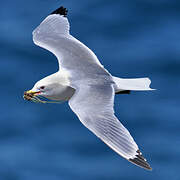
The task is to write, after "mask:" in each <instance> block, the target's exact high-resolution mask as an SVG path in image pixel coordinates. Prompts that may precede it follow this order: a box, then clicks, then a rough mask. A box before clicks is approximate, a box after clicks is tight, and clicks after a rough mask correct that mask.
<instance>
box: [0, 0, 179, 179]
mask: <svg viewBox="0 0 180 180" xmlns="http://www.w3.org/2000/svg"><path fill="white" fill-rule="evenodd" d="M60 5H64V6H65V7H67V8H68V9H69V15H68V16H69V21H70V23H71V33H72V35H74V36H75V37H76V38H78V39H80V40H81V41H82V42H84V43H85V44H86V45H87V46H88V47H90V48H91V49H92V50H93V51H94V52H95V53H96V55H97V56H98V58H99V59H100V61H101V62H102V63H103V64H104V66H105V67H106V68H107V69H108V70H109V71H110V72H111V73H112V74H113V75H116V76H119V77H129V78H130V77H146V76H148V77H150V78H151V80H152V87H153V88H156V89H157V91H153V92H134V93H132V94H131V95H118V96H117V97H116V101H115V105H116V106H115V110H116V115H117V116H118V117H119V119H120V120H121V121H122V123H123V124H124V125H125V126H126V127H127V128H128V129H129V131H130V132H131V134H132V135H133V137H134V139H135V140H136V142H137V144H138V145H139V147H140V149H141V151H142V152H143V154H144V156H145V157H146V158H147V159H148V162H149V163H150V164H151V166H152V168H153V171H152V172H149V171H145V170H144V169H141V168H139V167H136V166H134V165H132V164H131V163H129V162H128V161H126V160H125V159H123V158H121V157H120V156H119V155H117V154H116V153H115V152H113V151H112V150H111V149H110V148H108V147H107V146H106V145H105V144H104V143H102V142H101V141H100V140H99V139H98V138H96V137H95V136H94V135H93V134H92V133H91V132H90V131H88V129H86V128H85V127H84V126H83V125H82V124H81V123H80V121H79V120H78V118H77V117H76V116H75V115H74V114H73V112H72V111H71V109H70V108H69V106H68V104H67V103H64V104H60V105H57V104H48V105H43V104H35V103H30V102H26V101H24V100H23V98H22V95H23V92H24V91H25V90H28V89H31V88H32V86H33V84H34V83H35V82H36V81H37V80H39V79H41V78H43V77H44V76H46V75H49V74H51V73H53V72H55V71H57V69H58V66H57V61H56V58H55V57H54V56H53V55H52V54H51V53H49V52H48V51H46V50H43V49H41V48H39V47H37V46H35V45H34V44H33V42H32V34H31V33H32V31H33V29H34V28H35V27H36V26H37V25H38V24H39V23H40V22H41V21H42V20H43V18H45V17H46V15H47V14H48V13H50V12H51V11H53V10H54V9H56V8H57V7H59V6H60ZM179 20H180V1H179V0H176V1H175V0H174V1H173V0H156V1H152V0H146V1H145V0H133V1H132V0H126V1H125V0H87V1H84V0H76V1H75V0H66V1H65V0H61V1H52V0H46V1H43V0H38V1H37V0H31V1H24V0H16V1H11V0H6V1H3V2H2V3H1V6H0V59H1V61H0V82H1V83H0V84H1V86H0V94H1V103H0V109H1V110H0V112H1V118H0V180H72V179H78V180H120V179H122V180H130V179H133V180H140V179H146V180H155V179H162V180H169V179H171V180H179V179H180V172H179V170H180V163H179V162H180V155H179V153H180V119H179V117H180V110H179V108H180V101H179V99H180V93H179V90H180V80H179V76H180V32H179V31H180V21H179Z"/></svg>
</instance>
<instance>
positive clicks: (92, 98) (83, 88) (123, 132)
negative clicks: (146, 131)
mask: <svg viewBox="0 0 180 180" xmlns="http://www.w3.org/2000/svg"><path fill="white" fill-rule="evenodd" d="M74 88H75V89H76V91H75V94H74V95H73V97H72V98H71V99H70V101H69V105H70V107H71V109H72V110H73V111H74V113H76V115H77V116H78V118H79V119H80V121H81V122H82V123H83V124H84V126H86V127H87V128H88V129H89V130H90V131H92V132H93V133H94V134H95V135H96V136H97V137H99V138H100V139H101V140H102V141H103V142H104V143H106V144H107V145H108V146H109V147H111V148H112V149H113V150H114V151H115V152H117V153H118V154H119V155H121V156H122V157H124V158H126V159H127V160H128V161H130V162H132V163H134V164H136V165H138V166H140V167H143V168H145V169H151V167H150V166H149V164H148V163H147V162H146V160H145V159H144V157H143V156H142V154H141V152H140V151H139V148H138V146H137V144H136V143H135V141H134V139H133V138H132V136H131V135H130V133H129V131H128V130H127V129H126V128H125V127H124V126H123V125H122V124H121V123H120V121H119V120H118V119H117V118H116V116H115V115H114V109H113V106H114V88H113V86H112V85H111V84H109V83H99V84H95V85H90V84H86V85H85V83H84V84H83V83H77V82H76V85H75V86H74Z"/></svg>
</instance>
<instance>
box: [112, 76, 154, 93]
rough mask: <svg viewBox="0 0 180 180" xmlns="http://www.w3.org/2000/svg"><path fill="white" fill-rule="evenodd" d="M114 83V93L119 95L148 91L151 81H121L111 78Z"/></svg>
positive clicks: (142, 79)
mask: <svg viewBox="0 0 180 180" xmlns="http://www.w3.org/2000/svg"><path fill="white" fill-rule="evenodd" d="M113 81H114V82H115V92H116V93H117V94H121V93H123V92H127V93H129V92H130V91H131V90H132V91H149V90H155V89H151V88H150V87H149V86H150V84H151V80H150V79H149V78H134V79H123V78H118V77H115V76H113ZM123 94H124V93H123Z"/></svg>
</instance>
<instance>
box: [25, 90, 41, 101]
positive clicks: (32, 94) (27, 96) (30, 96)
mask: <svg viewBox="0 0 180 180" xmlns="http://www.w3.org/2000/svg"><path fill="white" fill-rule="evenodd" d="M39 94H40V91H32V90H29V91H25V92H24V96H23V97H24V99H25V100H28V101H30V100H32V99H33V98H34V97H35V96H38V95H39Z"/></svg>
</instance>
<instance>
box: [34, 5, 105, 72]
mask: <svg viewBox="0 0 180 180" xmlns="http://www.w3.org/2000/svg"><path fill="white" fill-rule="evenodd" d="M69 30H70V25H69V22H68V19H67V10H66V8H63V7H60V8H59V9H57V10H55V11H54V12H53V13H52V14H50V15H49V16H47V17H46V18H45V20H44V21H43V22H42V23H41V24H40V25H39V26H38V27H37V28H36V29H35V30H34V31H33V41H34V43H35V44H36V45H38V46H40V47H42V48H45V49H47V50H49V51H50V52H52V53H53V54H54V55H55V56H56V57H57V59H58V61H59V65H60V67H61V68H64V69H66V70H68V71H69V72H70V73H73V72H74V71H76V72H78V73H79V75H82V76H83V73H84V72H86V73H89V74H92V73H94V70H95V71H96V73H97V70H98V69H99V72H98V73H99V74H101V73H103V71H105V70H104V68H103V66H102V65H101V64H100V62H99V60H98V59H97V57H96V55H95V54H94V53H93V52H92V51H91V50H90V49H89V48H88V47H87V46H85V45H84V44H83V43H81V42H80V41H79V40H77V39H76V38H74V37H73V36H71V35H70V33H69ZM87 67H88V68H87ZM85 68H87V69H85Z"/></svg>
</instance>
